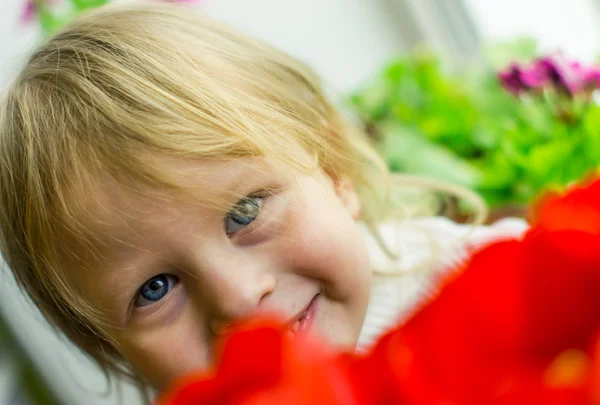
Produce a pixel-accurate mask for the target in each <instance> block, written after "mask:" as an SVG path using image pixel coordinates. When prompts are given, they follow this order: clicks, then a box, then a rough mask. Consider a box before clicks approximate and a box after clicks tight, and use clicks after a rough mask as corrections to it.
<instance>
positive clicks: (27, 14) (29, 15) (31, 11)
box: [21, 0, 36, 23]
mask: <svg viewBox="0 0 600 405" xmlns="http://www.w3.org/2000/svg"><path fill="white" fill-rule="evenodd" d="M35 11H36V10H35V1H34V0H27V3H26V4H25V8H24V9H23V12H22V14H21V21H22V22H24V23H28V22H30V21H33V19H34V18H35Z"/></svg>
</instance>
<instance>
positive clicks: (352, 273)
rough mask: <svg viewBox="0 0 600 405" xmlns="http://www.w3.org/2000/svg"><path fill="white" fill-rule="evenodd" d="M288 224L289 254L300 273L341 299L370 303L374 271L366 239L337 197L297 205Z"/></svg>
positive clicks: (287, 241) (289, 216)
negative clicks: (318, 281) (316, 281)
mask: <svg viewBox="0 0 600 405" xmlns="http://www.w3.org/2000/svg"><path fill="white" fill-rule="evenodd" d="M286 225H287V229H288V231H289V233H288V235H286V236H287V237H286V238H285V240H286V244H287V247H286V252H288V255H289V257H290V258H293V263H292V267H293V268H295V269H296V271H301V272H302V273H303V274H302V275H304V276H307V277H311V278H316V279H319V280H322V281H323V283H324V284H325V285H326V287H327V288H328V289H329V290H330V291H331V295H332V296H333V297H334V298H336V299H337V300H340V301H344V300H361V301H364V300H365V299H366V300H368V294H369V291H370V279H371V269H370V266H369V258H368V254H367V250H366V246H365V243H364V239H363V236H362V234H361V232H360V229H359V227H358V224H357V223H356V222H355V221H354V219H353V218H352V217H351V216H350V214H349V213H348V212H347V211H346V210H345V209H344V208H343V207H342V206H341V204H340V203H339V201H338V200H337V199H336V198H335V195H333V196H329V197H328V198H319V199H317V198H314V199H306V201H305V202H303V203H302V204H297V206H295V208H294V209H293V210H291V212H290V213H289V215H288V218H286ZM365 296H366V297H367V298H364V297H365ZM360 297H362V298H360ZM365 305H366V304H365Z"/></svg>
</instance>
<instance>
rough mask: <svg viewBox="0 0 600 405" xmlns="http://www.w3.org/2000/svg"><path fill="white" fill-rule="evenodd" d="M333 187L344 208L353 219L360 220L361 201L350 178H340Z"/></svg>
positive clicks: (334, 182)
mask: <svg viewBox="0 0 600 405" xmlns="http://www.w3.org/2000/svg"><path fill="white" fill-rule="evenodd" d="M333 187H334V188H335V193H336V194H337V196H338V198H339V199H340V201H341V202H342V205H343V206H344V208H346V210H347V211H348V212H349V213H350V215H351V216H352V218H354V219H358V217H359V215H360V199H359V198H358V194H357V193H356V189H355V188H354V183H352V180H351V179H350V177H348V176H338V177H337V178H336V179H334V180H333Z"/></svg>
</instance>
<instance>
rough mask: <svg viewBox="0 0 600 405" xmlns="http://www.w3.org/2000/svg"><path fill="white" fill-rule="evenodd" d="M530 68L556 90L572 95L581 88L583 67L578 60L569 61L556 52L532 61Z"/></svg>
mask: <svg viewBox="0 0 600 405" xmlns="http://www.w3.org/2000/svg"><path fill="white" fill-rule="evenodd" d="M531 70H535V71H537V74H538V75H540V76H541V77H543V78H545V81H546V82H547V83H548V84H551V85H552V86H554V88H556V89H557V90H559V91H561V92H565V93H566V94H568V95H571V96H572V95H573V94H575V93H577V92H578V91H579V90H581V86H582V84H583V67H582V66H581V64H580V63H579V62H569V61H568V60H566V59H565V58H564V57H563V56H562V55H560V54H558V55H555V56H550V57H546V58H542V59H538V60H537V61H535V62H534V63H533V66H532V67H531Z"/></svg>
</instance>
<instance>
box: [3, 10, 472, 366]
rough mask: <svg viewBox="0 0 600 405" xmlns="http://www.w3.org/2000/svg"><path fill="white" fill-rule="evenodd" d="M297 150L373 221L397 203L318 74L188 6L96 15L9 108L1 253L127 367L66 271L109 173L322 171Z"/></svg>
mask: <svg viewBox="0 0 600 405" xmlns="http://www.w3.org/2000/svg"><path fill="white" fill-rule="evenodd" d="M295 145H296V146H297V145H300V146H302V147H303V148H304V149H305V150H307V151H309V152H310V154H311V156H314V157H315V158H316V161H317V162H318V165H319V166H320V167H321V168H323V169H324V170H325V171H326V172H327V173H329V174H332V175H334V176H335V175H345V176H348V177H349V178H351V179H352V181H353V182H354V184H355V185H356V187H357V189H358V190H359V193H360V195H361V199H362V203H363V208H364V210H363V212H364V216H365V218H364V219H365V220H367V221H368V222H370V223H374V222H376V221H377V220H378V218H380V217H381V216H382V215H383V214H382V213H383V205H384V200H385V198H374V197H373V196H375V195H379V196H382V195H384V194H385V193H382V192H377V191H374V190H375V189H378V190H385V188H386V187H387V183H388V177H387V172H386V170H385V165H384V164H383V163H382V162H381V161H380V159H379V158H378V156H377V155H376V154H375V153H374V152H373V150H372V148H371V147H370V146H369V143H368V142H367V140H366V139H365V137H364V136H363V135H362V134H361V132H360V131H357V130H356V129H354V128H353V127H352V126H351V125H349V124H348V123H347V122H346V120H344V119H343V118H342V116H341V115H340V113H339V112H338V111H337V110H336V109H335V108H334V107H333V106H332V105H331V104H330V103H329V102H328V101H327V100H326V98H325V96H324V94H323V91H322V89H321V86H320V84H319V82H318V80H317V78H316V77H315V75H314V74H313V72H312V71H311V70H310V69H309V68H307V67H306V66H305V65H303V64H301V63H299V62H298V61H296V60H294V59H293V58H291V57H289V56H286V55H285V54H283V53H281V52H279V51H277V50H274V49H272V48H271V47H269V46H267V45H265V44H263V43H261V42H258V41H255V40H253V39H250V38H248V37H246V36H243V35H240V34H238V33H237V32H235V31H233V30H231V29H229V28H228V27H226V26H224V25H222V24H219V23H217V22H214V21H212V20H210V19H208V18H206V17H203V16H201V15H199V14H196V13H193V12H190V11H189V10H187V9H184V8H182V6H177V5H164V4H163V5H158V4H152V5H150V4H145V5H133V6H109V7H105V8H102V9H99V10H96V11H94V12H92V13H90V14H88V15H86V16H84V17H82V18H80V19H78V20H77V21H75V22H73V23H72V24H70V25H69V26H68V27H66V28H65V29H64V30H62V31H61V32H59V33H57V34H56V35H55V36H54V37H52V38H50V39H49V40H47V41H46V42H45V43H44V44H43V45H42V46H41V47H40V48H39V49H38V50H37V51H36V52H35V53H34V54H33V55H32V56H31V58H30V59H29V61H28V63H27V64H26V66H25V67H24V69H23V71H22V72H21V74H20V75H19V77H18V78H17V79H16V81H15V83H14V84H13V85H12V86H11V88H10V89H9V91H8V93H7V95H6V98H5V100H4V101H3V104H2V106H1V109H0V162H1V164H2V170H1V171H0V187H1V188H0V190H1V191H0V198H1V205H0V227H1V233H2V246H1V248H2V254H3V255H4V258H5V259H6V261H7V263H8V265H9V266H10V268H11V269H12V271H13V272H14V274H15V277H16V278H17V281H18V282H19V283H20V284H21V285H22V286H23V287H24V289H25V290H26V291H27V292H28V294H29V295H30V296H31V298H32V299H33V301H34V302H35V304H36V305H37V306H38V307H39V308H40V309H41V311H42V312H43V313H44V315H45V316H46V317H47V318H48V319H49V320H50V321H51V323H54V324H55V325H57V326H58V327H59V328H60V329H62V331H63V332H64V333H65V334H66V335H67V336H68V337H69V338H70V339H72V340H73V341H74V342H75V343H76V344H78V345H79V346H80V347H81V348H82V349H83V350H85V351H86V352H87V353H88V354H90V355H91V356H92V357H93V358H94V359H95V360H96V361H97V362H98V363H99V364H100V365H103V366H105V367H107V368H112V369H115V370H119V371H122V372H127V371H128V370H127V369H126V367H124V362H123V359H122V358H121V356H120V355H119V353H118V352H117V350H116V349H114V347H113V345H112V344H111V342H110V339H109V337H108V336H107V333H105V327H106V323H105V321H104V319H103V317H102V316H101V314H99V313H98V311H97V310H95V309H94V308H92V307H91V306H90V305H89V304H88V303H87V302H86V300H85V298H84V297H82V296H81V294H79V292H78V291H77V290H76V288H75V287H74V286H73V285H71V284H70V283H69V282H67V281H66V280H67V277H65V276H64V275H65V271H66V270H65V267H66V266H65V263H66V262H69V261H75V262H76V261H77V260H78V257H77V255H76V254H75V253H74V252H73V251H72V250H71V249H70V248H69V244H68V243H65V242H62V243H61V241H64V240H69V238H73V237H75V238H77V240H78V241H79V242H81V243H86V246H87V247H88V248H89V249H90V250H93V249H94V243H95V242H96V241H95V239H94V236H93V235H91V234H90V233H89V232H87V231H86V227H85V225H84V224H83V223H81V220H80V218H79V217H78V215H77V214H76V213H77V210H78V208H80V207H79V206H81V205H83V204H84V201H81V200H85V198H84V196H85V195H86V192H89V191H90V190H92V189H93V184H94V179H95V178H96V177H97V174H98V173H108V174H109V175H110V176H111V177H112V178H113V179H116V180H117V181H118V182H120V183H123V184H125V183H126V184H128V185H131V184H146V185H148V186H150V187H152V186H154V187H156V185H157V184H162V185H165V186H173V185H172V184H168V181H166V180H165V179H164V178H163V177H162V176H161V174H160V173H157V172H155V171H153V167H152V166H151V165H148V164H147V162H145V161H144V157H143V156H142V155H143V152H149V153H161V154H168V155H172V156H181V157H185V158H193V159H210V158H216V159H235V158H239V157H248V156H250V157H253V156H272V157H275V158H277V159H278V160H280V161H282V162H283V163H286V164H288V165H290V166H292V167H294V168H296V169H298V170H304V171H308V170H311V169H312V168H313V167H314V161H307V160H304V159H301V158H300V157H298V156H297V155H295V154H293V153H291V152H290V151H292V150H293V148H294V146H295ZM451 191H454V192H456V193H459V194H461V193H462V192H461V191H460V189H453V190H451ZM463 194H464V193H463ZM466 197H467V198H470V196H469V195H467V196H466Z"/></svg>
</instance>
